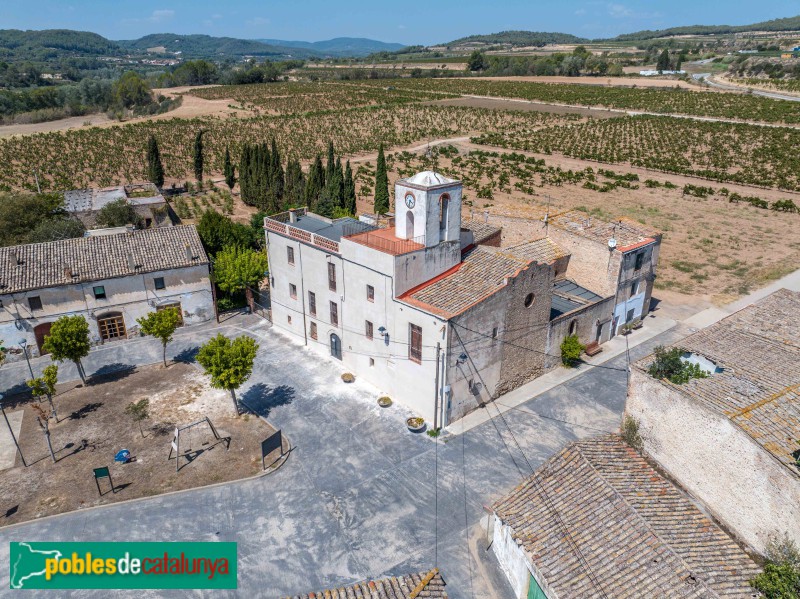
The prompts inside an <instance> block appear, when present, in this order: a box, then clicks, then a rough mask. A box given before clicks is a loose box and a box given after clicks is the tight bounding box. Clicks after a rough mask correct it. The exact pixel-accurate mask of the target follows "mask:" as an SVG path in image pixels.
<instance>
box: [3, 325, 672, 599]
mask: <svg viewBox="0 0 800 599" xmlns="http://www.w3.org/2000/svg"><path fill="white" fill-rule="evenodd" d="M242 331H246V332H248V333H249V334H252V335H253V336H255V337H256V338H257V339H258V341H259V343H260V345H261V349H260V350H259V353H258V358H257V361H256V365H255V368H254V372H253V376H252V377H251V379H250V381H248V383H247V384H246V386H245V387H244V388H243V389H242V394H241V396H242V398H243V399H244V401H245V402H247V404H248V405H250V406H251V407H253V408H254V409H255V410H256V411H258V412H259V413H260V414H262V415H264V416H265V417H267V418H268V419H269V420H270V422H271V423H273V424H274V425H275V426H278V427H280V428H281V429H282V430H283V431H284V433H285V434H286V435H287V436H288V437H289V438H290V439H291V441H292V442H293V445H294V449H293V451H292V454H291V455H290V457H289V459H288V461H287V462H286V464H285V465H284V466H283V467H282V468H281V469H280V470H278V471H277V472H276V473H274V474H272V475H270V476H267V477H264V478H259V479H254V480H248V481H241V482H236V483H230V484H227V485H223V486H217V487H211V488H206V489H197V490H193V491H187V492H183V493H179V494H174V495H168V496H162V497H154V498H148V499H144V500H140V501H136V502H132V503H128V504H114V505H110V506H107V507H101V508H98V509H91V510H82V511H78V512H72V513H68V514H63V515H60V516H55V517H52V518H47V519H43V520H40V521H34V522H30V523H26V524H20V525H18V526H12V527H10V528H4V529H0V562H3V563H5V564H8V551H9V549H8V547H9V546H8V541H11V540H15V541H53V540H62V541H77V540H97V541H111V540H116V541H158V540H164V541H178V540H195V541H213V540H220V541H236V542H238V555H239V562H238V564H239V589H238V591H236V592H224V591H221V592H218V593H215V596H216V595H220V596H231V597H233V596H245V595H246V596H250V597H278V596H283V595H288V594H296V593H301V592H307V591H312V590H320V589H324V588H330V587H332V586H341V585H344V584H346V583H351V582H355V581H357V580H362V579H367V578H377V577H381V576H383V575H388V574H401V573H406V572H409V571H420V570H425V569H428V568H430V567H432V566H433V565H438V566H439V568H440V569H441V570H442V572H443V575H444V577H445V580H446V581H447V583H448V587H447V590H448V594H449V596H450V597H453V598H454V599H466V598H470V599H471V598H473V597H481V598H484V597H496V598H498V599H512V596H513V595H512V592H511V590H510V588H509V586H508V584H507V583H506V581H505V578H504V577H503V575H502V573H501V572H500V570H499V567H498V566H497V563H496V561H495V559H494V555H493V553H492V551H491V550H490V549H489V550H488V551H487V550H486V546H487V542H486V539H485V534H484V533H483V530H482V528H481V527H480V524H479V522H480V519H481V517H482V516H484V515H485V513H486V512H485V510H484V506H488V505H491V503H492V502H493V501H494V500H495V499H497V498H499V497H500V496H502V495H503V494H505V493H507V492H508V491H510V490H511V489H512V488H513V487H514V486H515V485H516V484H518V483H519V482H520V481H521V480H522V479H523V478H524V477H525V476H527V475H529V474H530V472H531V469H535V468H537V467H538V466H539V465H540V464H541V463H542V462H543V461H545V460H546V459H547V458H548V457H550V456H551V455H552V454H553V453H555V452H557V451H558V450H560V449H561V448H562V447H563V446H564V445H565V444H566V443H568V442H569V441H571V440H573V439H576V438H581V437H585V436H590V435H594V434H598V433H600V432H603V431H613V430H616V429H617V428H618V425H619V419H620V415H621V413H622V410H623V407H624V401H625V380H626V376H625V361H624V360H625V357H624V356H620V357H618V358H615V359H613V360H611V361H610V362H608V363H606V364H605V365H603V367H595V368H593V369H591V370H588V371H587V372H586V373H584V374H582V375H580V376H577V377H576V378H574V379H572V380H570V381H569V382H567V383H565V384H563V385H561V386H559V387H556V388H554V389H552V390H550V391H548V392H546V393H544V394H542V395H540V396H538V397H535V398H533V399H531V400H530V401H528V402H527V403H525V404H523V405H521V406H519V407H517V408H515V409H513V410H510V411H508V412H506V413H505V414H504V415H503V416H502V417H501V416H499V415H497V412H496V410H495V409H494V408H493V407H488V408H487V409H488V410H489V411H490V412H492V415H493V416H494V417H493V418H492V419H491V420H489V421H488V422H486V423H484V424H482V425H480V426H478V427H476V428H474V429H472V430H470V431H468V432H467V433H465V434H463V435H460V436H456V437H452V438H449V439H447V440H440V441H439V442H438V443H436V442H434V441H433V440H432V439H430V438H429V437H427V436H425V435H413V434H411V433H409V432H408V431H407V429H406V428H405V426H404V419H405V417H407V415H408V414H407V412H406V411H405V410H403V409H402V408H401V407H399V406H396V405H395V406H393V407H391V408H388V409H385V410H384V409H381V408H379V407H378V406H377V405H376V403H375V399H376V397H377V390H376V389H373V388H371V387H370V386H368V385H366V384H363V383H361V382H358V381H357V382H356V383H355V384H354V385H345V384H344V383H341V382H340V380H339V375H340V374H341V372H342V370H341V368H340V366H339V365H338V363H335V362H332V361H328V360H320V359H319V358H318V357H317V356H316V355H315V354H311V353H309V352H308V350H306V349H305V348H302V347H300V346H297V345H295V344H293V343H292V342H289V341H287V340H286V339H285V338H283V337H281V336H280V335H278V334H275V333H273V332H272V331H270V330H269V329H267V328H266V327H265V326H264V325H263V324H261V323H260V322H259V321H258V320H257V319H256V317H246V318H242V319H236V320H234V321H231V322H230V323H229V324H228V326H226V327H225V328H223V330H222V332H223V333H225V334H228V335H236V334H241V332H242ZM216 332H217V331H216V330H214V329H213V328H211V327H206V328H201V329H195V330H193V331H187V333H188V334H184V335H182V336H181V337H178V338H177V339H176V342H175V343H174V344H173V346H172V347H171V348H170V349H171V353H172V354H176V353H181V352H191V351H192V349H193V348H194V347H196V346H197V344H199V343H202V341H203V340H204V339H205V338H206V337H208V336H211V334H212V333H216ZM676 337H677V333H676V332H675V330H674V329H673V330H670V331H668V332H667V333H664V334H662V335H660V336H659V337H657V338H654V339H652V340H650V341H648V342H646V343H645V344H643V345H642V346H639V347H637V348H635V349H634V350H632V352H631V353H632V358H634V359H635V358H636V357H639V356H642V355H645V353H646V352H648V351H649V350H650V349H651V348H652V347H653V346H654V345H655V344H657V343H665V342H669V341H670V340H672V339H674V338H676ZM154 356H155V358H154ZM159 357H160V356H159V347H158V346H157V345H155V344H152V343H151V342H149V341H147V340H141V341H135V342H133V343H127V344H118V345H116V346H107V347H106V348H104V349H103V350H102V351H100V352H94V353H93V354H92V355H90V357H89V358H88V359H87V371H88V372H94V371H96V370H97V369H99V368H101V364H118V365H122V364H136V363H148V362H155V361H158V359H159ZM42 362H44V361H42ZM23 364H24V363H23ZM11 366H14V368H13V369H11V373H10V374H9V369H8V367H4V368H3V369H0V388H4V387H3V385H8V384H11V383H13V381H14V379H15V376H16V374H14V373H17V374H22V371H21V370H20V371H19V372H17V370H18V369H17V367H16V365H11ZM41 366H42V365H41V364H39V365H36V367H37V369H38V368H41ZM67 370H68V369H67ZM67 370H65V373H66V372H67ZM12 386H13V385H12ZM493 410H494V411H493ZM234 443H235V440H234ZM165 451H166V448H165ZM109 459H110V456H109ZM198 465H199V464H198ZM53 467H68V464H66V463H63V464H57V465H54V466H53ZM11 504H13V498H2V504H0V514H2V513H3V512H4V511H5V510H6V509H8V508H9V507H11ZM8 575H9V574H8V568H7V567H4V568H3V569H2V576H3V578H2V580H0V586H2V587H3V588H8ZM200 594H201V592H199V591H198V592H195V593H194V595H195V596H200ZM191 595H193V593H191V592H189V591H174V592H169V591H135V592H133V591H129V592H125V591H115V592H114V596H120V597H123V596H130V597H134V596H135V597H138V598H145V597H178V596H181V597H182V596H191ZM60 596H69V597H107V596H109V591H95V592H92V591H63V592H62V593H61V595H60Z"/></svg>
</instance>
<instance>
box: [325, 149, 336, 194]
mask: <svg viewBox="0 0 800 599" xmlns="http://www.w3.org/2000/svg"><path fill="white" fill-rule="evenodd" d="M335 168H336V164H335V159H334V152H333V142H332V141H328V163H327V164H326V165H325V184H328V183H329V182H330V180H331V179H332V178H333V171H334V169H335Z"/></svg>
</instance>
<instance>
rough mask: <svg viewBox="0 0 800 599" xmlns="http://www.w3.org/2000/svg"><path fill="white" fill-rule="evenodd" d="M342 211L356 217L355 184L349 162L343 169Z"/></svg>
mask: <svg viewBox="0 0 800 599" xmlns="http://www.w3.org/2000/svg"><path fill="white" fill-rule="evenodd" d="M344 209H345V210H347V212H348V214H351V215H353V216H355V215H356V182H355V181H354V180H353V169H352V168H350V161H349V160H348V161H347V166H345V169H344Z"/></svg>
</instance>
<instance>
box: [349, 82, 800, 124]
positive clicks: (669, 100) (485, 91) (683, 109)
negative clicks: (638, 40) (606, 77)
mask: <svg viewBox="0 0 800 599" xmlns="http://www.w3.org/2000/svg"><path fill="white" fill-rule="evenodd" d="M359 85H381V86H387V85H391V86H393V87H395V88H397V89H402V90H409V91H425V92H440V93H446V94H469V95H475V96H495V97H501V98H516V99H521V100H534V101H537V102H545V103H553V104H570V105H576V106H594V107H603V108H616V109H621V110H644V111H647V112H655V113H660V114H686V115H695V116H709V117H717V118H726V119H739V120H745V121H760V122H765V123H789V124H795V123H800V103H798V102H791V101H788V100H773V99H770V98H764V97H762V96H752V95H747V94H737V93H721V92H714V91H691V90H685V89H676V88H669V89H656V88H633V87H631V88H625V87H604V86H599V85H598V86H593V85H575V84H566V83H536V82H525V81H491V80H486V79H399V80H391V81H388V82H387V81H386V80H384V81H381V82H379V83H376V82H361V83H359Z"/></svg>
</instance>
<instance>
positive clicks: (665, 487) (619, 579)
mask: <svg viewBox="0 0 800 599" xmlns="http://www.w3.org/2000/svg"><path fill="white" fill-rule="evenodd" d="M494 510H495V513H496V514H497V515H498V517H499V518H500V519H501V520H502V521H503V523H504V524H506V525H508V526H509V527H510V528H511V531H512V536H513V538H514V539H515V540H516V541H517V543H519V544H520V545H521V547H522V548H523V550H524V551H525V553H526V554H527V557H528V559H529V560H530V561H531V563H532V564H533V566H534V567H535V569H536V570H537V571H538V572H537V573H538V574H539V575H540V577H541V578H542V579H543V582H544V583H545V584H546V586H547V587H548V588H550V589H551V590H552V591H553V592H554V593H555V594H556V595H557V596H558V597H559V598H560V599H568V598H575V599H578V598H583V597H597V596H601V595H602V594H605V595H607V596H609V597H634V596H635V597H698V598H699V597H751V596H752V593H753V591H752V589H751V588H750V586H749V585H748V580H749V579H750V578H752V577H753V576H754V575H756V574H757V573H758V572H759V568H758V566H757V565H756V564H755V562H754V561H753V560H752V559H750V557H748V556H747V554H746V553H745V552H744V551H743V550H742V549H741V548H740V547H739V546H738V545H737V544H736V543H735V542H734V541H733V540H732V539H731V538H730V537H729V536H728V535H727V534H726V533H725V532H724V531H723V530H722V529H720V528H719V527H718V526H717V525H716V524H715V523H714V522H712V521H711V519H710V518H708V517H707V516H706V515H705V514H703V512H701V511H700V509H698V507H697V506H696V505H695V504H694V503H693V502H692V501H691V500H690V499H689V498H688V497H687V496H686V495H685V494H684V493H683V492H682V491H681V490H680V489H679V488H678V487H676V486H675V485H674V484H672V483H671V482H670V481H668V480H667V479H665V478H664V477H663V476H661V475H660V474H659V473H658V472H656V471H655V470H654V469H653V468H652V467H651V466H650V465H649V464H648V463H647V462H646V461H645V459H644V458H643V457H642V456H641V455H639V454H638V453H637V452H636V451H635V450H634V449H632V448H631V447H629V446H628V445H627V444H626V443H625V442H624V441H623V440H622V439H621V438H620V437H619V436H617V435H603V436H599V437H594V438H591V439H587V440H584V441H578V442H574V443H571V444H570V445H568V446H567V448H566V449H564V450H563V451H562V452H561V453H559V454H558V455H556V456H554V457H552V458H550V459H549V460H548V461H547V462H545V464H544V465H543V466H542V467H541V468H539V469H538V470H537V471H536V473H535V474H534V475H533V476H531V477H530V478H528V479H527V480H526V481H525V482H523V483H522V484H521V485H519V486H518V487H517V488H516V489H515V490H514V491H512V492H511V493H510V494H509V495H508V496H506V497H505V498H503V499H501V500H500V501H498V502H497V503H496V504H495V506H494ZM576 547H577V549H576ZM578 550H579V551H580V554H579V553H578ZM601 588H602V593H601V590H600V589H601Z"/></svg>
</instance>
